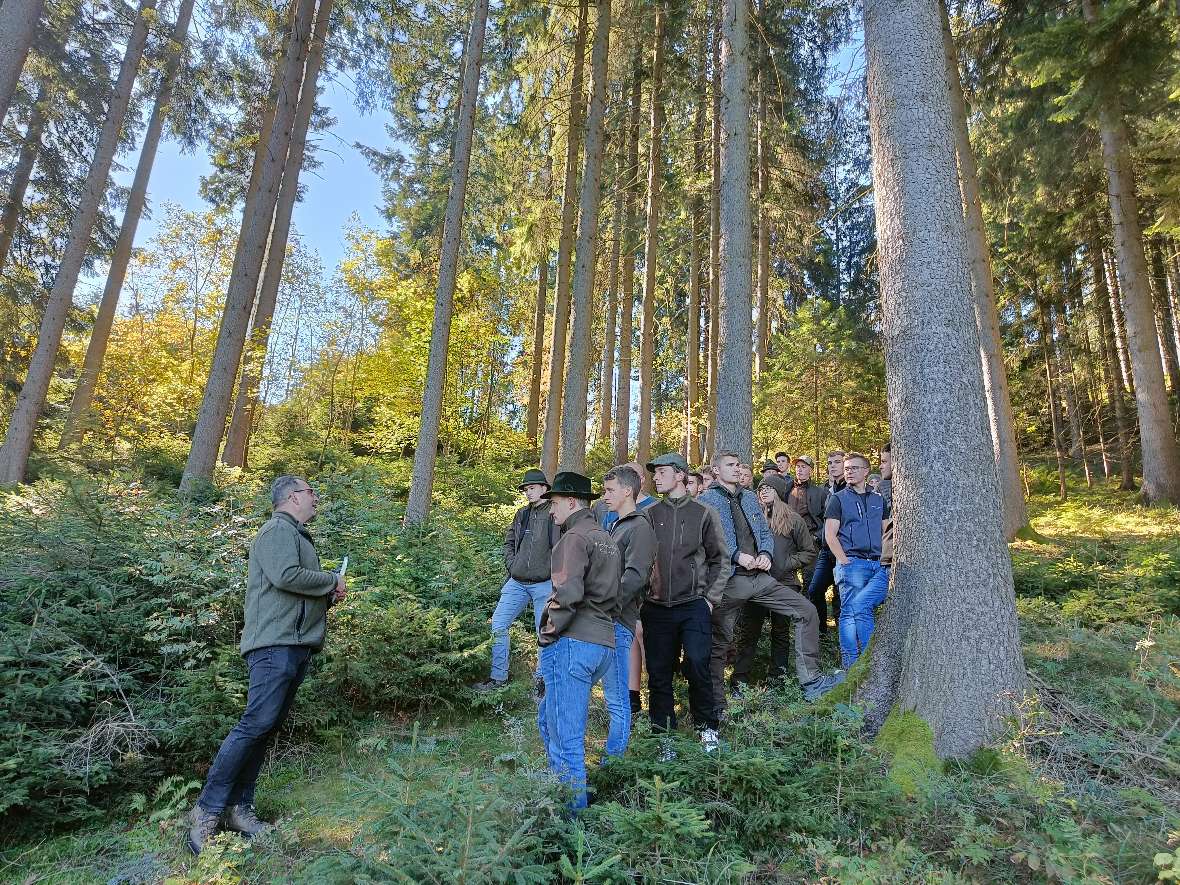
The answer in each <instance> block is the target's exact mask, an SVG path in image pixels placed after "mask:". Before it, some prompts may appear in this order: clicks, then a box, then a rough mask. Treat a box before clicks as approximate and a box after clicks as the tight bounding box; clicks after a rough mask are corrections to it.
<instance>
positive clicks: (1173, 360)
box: [1151, 242, 1180, 396]
mask: <svg viewBox="0 0 1180 885" xmlns="http://www.w3.org/2000/svg"><path fill="white" fill-rule="evenodd" d="M1151 271H1152V272H1151V281H1152V287H1151V294H1152V301H1153V302H1154V305H1155V328H1156V333H1157V334H1158V335H1159V339H1160V355H1161V356H1162V357H1163V366H1164V375H1166V376H1167V379H1168V390H1170V391H1171V392H1172V395H1173V396H1180V355H1178V353H1177V350H1176V331H1175V329H1174V328H1173V326H1172V312H1171V310H1170V309H1169V305H1168V301H1169V299H1168V271H1167V267H1166V266H1165V264H1164V252H1163V246H1161V245H1160V244H1159V243H1158V242H1157V243H1153V244H1152V247H1151Z"/></svg>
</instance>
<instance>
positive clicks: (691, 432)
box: [685, 22, 709, 465]
mask: <svg viewBox="0 0 1180 885" xmlns="http://www.w3.org/2000/svg"><path fill="white" fill-rule="evenodd" d="M700 30H701V34H700V37H701V39H700V43H699V44H698V48H697V57H696V73H697V79H696V89H695V95H694V111H693V121H692V174H693V188H692V191H691V193H690V195H689V203H688V214H689V227H690V231H691V234H690V235H691V237H692V240H691V242H690V243H689V250H688V334H687V336H686V342H685V344H686V349H687V351H688V354H687V356H686V358H685V360H686V362H687V367H686V368H687V373H688V397H687V401H686V403H685V412H686V424H687V425H688V440H687V449H688V451H687V454H686V456H685V457H687V458H688V461H689V463H690V464H693V465H696V464H698V463H699V462H700V460H701V428H702V424H701V416H700V408H701V392H700V391H701V276H702V274H701V228H702V224H701V212H702V210H703V201H702V200H701V194H700V190H699V187H700V182H701V179H702V178H703V177H704V172H705V149H704V138H705V59H706V50H707V48H708V43H709V38H708V34H709V28H708V24H707V22H706V23H702V25H701V29H700Z"/></svg>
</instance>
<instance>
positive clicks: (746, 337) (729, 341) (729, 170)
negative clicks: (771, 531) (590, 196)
mask: <svg viewBox="0 0 1180 885" xmlns="http://www.w3.org/2000/svg"><path fill="white" fill-rule="evenodd" d="M748 19H749V7H748V5H747V2H746V0H722V19H721V188H720V199H721V240H720V250H721V269H720V270H721V273H720V276H721V280H720V283H721V293H720V294H721V307H720V313H721V331H720V340H719V342H718V344H719V346H720V354H719V357H720V363H719V368H718V374H717V413H716V420H717V438H716V439H717V451H725V450H730V451H734V452H737V453H738V454H739V455H740V456H741V458H742V460H743V461H747V460H749V459H750V457H751V456H752V452H753V442H752V439H751V435H752V422H753V404H752V399H753V383H752V380H751V374H750V373H751V369H752V366H751V362H750V361H751V357H752V354H751V353H750V350H751V340H750V336H751V332H752V330H751V328H750V326H751V321H750V317H751V310H750V307H751V305H750V59H749V43H750V41H749V35H748V32H747V29H748Z"/></svg>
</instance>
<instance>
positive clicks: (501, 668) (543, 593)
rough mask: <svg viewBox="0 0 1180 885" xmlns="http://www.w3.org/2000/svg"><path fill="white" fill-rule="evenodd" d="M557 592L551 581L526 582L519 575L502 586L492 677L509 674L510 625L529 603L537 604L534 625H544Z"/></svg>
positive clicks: (494, 620) (536, 627)
mask: <svg viewBox="0 0 1180 885" xmlns="http://www.w3.org/2000/svg"><path fill="white" fill-rule="evenodd" d="M552 592H553V584H552V582H550V581H537V583H535V584H522V583H521V582H520V581H518V580H516V578H509V579H508V580H507V581H505V582H504V586H503V587H502V588H501V589H500V601H499V602H498V603H496V610H495V611H494V612H492V679H494V680H496V681H497V682H500V681H503V680H505V679H507V678H508V643H509V640H508V628H509V627H510V626H512V622H513V621H515V620H516V619H517V618H518V617H520V613H521V612H522V611H524V610H525V608H526V607H527V606H528V604H529V603H530V602H531V603H532V604H533V629H534V631H537V630H540V629H541V612H543V611H544V610H545V603H546V602H548V601H549V594H550V593H552Z"/></svg>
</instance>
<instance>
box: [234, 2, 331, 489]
mask: <svg viewBox="0 0 1180 885" xmlns="http://www.w3.org/2000/svg"><path fill="white" fill-rule="evenodd" d="M334 3H335V0H320V8H319V10H318V11H317V12H316V20H315V26H314V28H313V30H312V37H311V45H310V47H309V49H308V53H307V62H306V64H305V67H304V73H303V84H302V86H301V87H300V92H299V105H298V106H297V108H296V111H295V123H294V125H293V127H292V130H291V147H290V149H289V150H288V153H287V160H286V162H285V164H284V166H283V181H282V184H281V185H280V187H279V196H278V201H277V203H276V205H275V216H274V222H273V223H272V225H271V233H270V244H269V245H268V246H267V253H266V269H265V271H264V272H263V275H262V286H261V287H260V288H259V290H258V303H257V304H256V305H255V306H254V317H253V319H252V320H251V321H250V333H249V335H248V336H247V344H246V351H245V359H244V360H243V364H242V372H241V376H240V378H239V379H238V389H237V394H236V395H235V397H234V405H233V411H232V415H231V418H230V422H229V430H228V431H227V433H226V436H225V445H224V446H223V448H222V452H221V460H222V462H223V463H224V464H226V465H228V466H230V467H245V466H246V457H247V452H248V450H249V445H250V433H251V431H252V430H253V427H254V414H255V412H256V411H257V409H258V385H259V382H260V381H261V379H262V367H263V363H264V362H265V361H266V351H267V341H268V339H269V338H270V324H271V319H272V318H273V317H274V311H275V304H276V303H277V302H278V297H279V285H280V284H281V283H282V280H283V265H284V264H285V263H286V258H287V241H288V239H289V238H290V235H291V215H292V214H293V213H294V211H295V201H296V200H297V199H298V197H299V176H300V173H301V172H302V171H303V157H304V153H305V151H306V149H307V133H308V130H309V129H310V128H311V118H312V115H313V114H314V113H315V106H316V96H317V95H318V85H317V84H318V81H319V75H320V66H321V65H322V64H323V60H324V45H325V43H326V42H327V39H328V26H329V24H330V23H331V19H332V7H333V5H334Z"/></svg>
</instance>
